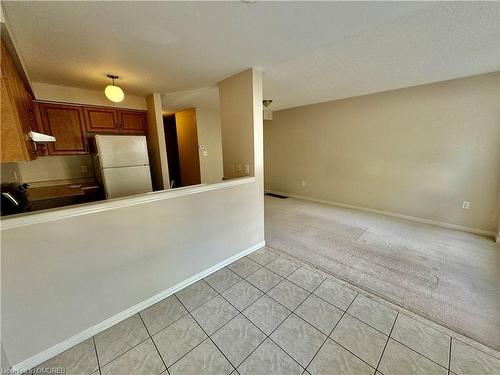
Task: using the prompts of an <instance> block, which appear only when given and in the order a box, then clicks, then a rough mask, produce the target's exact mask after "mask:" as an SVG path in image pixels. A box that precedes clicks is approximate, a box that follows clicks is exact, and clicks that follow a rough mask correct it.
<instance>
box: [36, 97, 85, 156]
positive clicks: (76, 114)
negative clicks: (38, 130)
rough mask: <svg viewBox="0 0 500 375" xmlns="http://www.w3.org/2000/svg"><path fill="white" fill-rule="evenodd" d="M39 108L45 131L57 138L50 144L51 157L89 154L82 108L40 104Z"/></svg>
mask: <svg viewBox="0 0 500 375" xmlns="http://www.w3.org/2000/svg"><path fill="white" fill-rule="evenodd" d="M39 108H40V115H41V118H42V124H43V128H44V131H45V132H46V133H47V134H50V135H53V136H54V137H56V141H55V142H53V143H49V144H48V149H49V155H77V154H88V153H89V152H88V146H87V137H86V134H85V121H84V118H83V110H82V108H81V107H78V106H72V105H61V104H50V103H39Z"/></svg>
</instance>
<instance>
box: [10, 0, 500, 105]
mask: <svg viewBox="0 0 500 375" xmlns="http://www.w3.org/2000/svg"><path fill="white" fill-rule="evenodd" d="M3 4H4V6H5V8H6V12H5V17H6V19H7V22H8V24H9V26H10V29H11V31H12V32H13V34H14V37H15V39H16V41H17V47H18V49H19V50H20V52H21V54H22V57H23V59H24V62H25V64H26V66H27V68H28V73H29V75H30V78H31V79H32V80H33V81H39V82H46V83H52V84H58V85H66V86H76V87H82V88H89V89H102V87H103V86H104V85H106V84H107V81H106V78H105V76H106V74H107V73H116V74H118V75H120V76H121V79H120V80H119V83H120V85H121V86H122V87H123V88H124V90H125V91H126V93H130V94H138V95H146V94H149V93H151V92H160V93H163V94H169V95H166V97H168V98H169V100H170V101H171V102H173V103H174V104H175V106H177V107H182V106H183V103H187V102H189V101H190V100H191V101H192V100H193V99H192V96H193V95H194V96H196V95H197V97H198V98H197V99H196V100H203V101H208V103H209V104H210V105H212V104H213V103H215V102H216V101H215V97H214V93H213V92H211V91H210V90H209V91H208V92H206V91H204V90H201V91H199V90H198V91H195V93H194V94H193V93H189V92H188V91H186V90H191V89H198V88H200V87H210V86H213V85H215V84H216V82H217V81H219V80H221V79H224V78H226V77H228V76H230V75H232V74H235V73H237V72H239V71H241V70H244V69H246V68H248V67H250V66H255V67H258V68H261V69H263V70H264V94H265V96H266V97H270V98H272V99H274V103H273V105H272V107H273V108H272V109H275V110H276V109H280V108H287V107H291V106H297V105H303V104H309V103H314V102H320V101H326V100H332V99H338V98H345V97H350V96H356V95H363V94H367V93H372V92H377V91H384V90H389V89H394V88H400V87H406V86H412V85H417V84H423V83H428V82H433V81H440V80H445V79H450V78H457V77H462V76H467V75H472V74H478V73H484V72H489V71H494V70H500V57H499V56H500V55H499V52H500V35H499V33H500V23H499V22H500V21H499V19H500V4H499V3H487V2H476V3H474V2H470V3H455V2H453V3H426V2H383V3H381V2H264V1H262V2H257V3H253V4H243V3H241V2H239V1H237V2H197V3H193V2H168V3H167V2H29V1H24V2H10V1H4V2H3ZM179 91H180V93H179ZM212 91H213V90H212ZM207 95H208V97H206V96H207ZM201 97H203V98H201Z"/></svg>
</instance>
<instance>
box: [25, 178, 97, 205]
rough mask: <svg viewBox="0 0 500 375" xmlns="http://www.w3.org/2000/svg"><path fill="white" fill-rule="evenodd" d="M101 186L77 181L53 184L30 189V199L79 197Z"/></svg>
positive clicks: (92, 192) (93, 192) (32, 200)
mask: <svg viewBox="0 0 500 375" xmlns="http://www.w3.org/2000/svg"><path fill="white" fill-rule="evenodd" d="M100 188H101V186H100V185H97V184H96V183H94V182H86V183H76V184H67V185H53V186H44V187H37V188H30V189H29V190H28V196H27V198H28V201H30V202H36V201H42V200H47V199H56V198H67V197H77V196H82V195H91V194H95V193H97V192H98V191H99V190H100Z"/></svg>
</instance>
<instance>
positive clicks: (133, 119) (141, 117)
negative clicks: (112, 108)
mask: <svg viewBox="0 0 500 375" xmlns="http://www.w3.org/2000/svg"><path fill="white" fill-rule="evenodd" d="M118 118H119V122H120V129H121V132H122V133H123V134H147V120H146V112H143V111H123V110H119V111H118Z"/></svg>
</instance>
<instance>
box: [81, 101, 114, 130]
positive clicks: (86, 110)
mask: <svg viewBox="0 0 500 375" xmlns="http://www.w3.org/2000/svg"><path fill="white" fill-rule="evenodd" d="M83 114H84V116H85V126H86V129H87V131H88V132H90V133H110V134H114V133H119V131H120V127H119V126H118V115H117V111H116V110H115V109H114V108H102V107H83Z"/></svg>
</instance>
